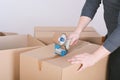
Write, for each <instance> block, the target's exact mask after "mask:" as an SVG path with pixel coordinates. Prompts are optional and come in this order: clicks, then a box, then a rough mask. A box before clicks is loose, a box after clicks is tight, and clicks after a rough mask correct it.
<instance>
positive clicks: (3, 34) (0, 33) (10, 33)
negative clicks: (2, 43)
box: [0, 32, 17, 36]
mask: <svg viewBox="0 0 120 80" xmlns="http://www.w3.org/2000/svg"><path fill="white" fill-rule="evenodd" d="M10 35H17V33H13V32H0V36H10Z"/></svg>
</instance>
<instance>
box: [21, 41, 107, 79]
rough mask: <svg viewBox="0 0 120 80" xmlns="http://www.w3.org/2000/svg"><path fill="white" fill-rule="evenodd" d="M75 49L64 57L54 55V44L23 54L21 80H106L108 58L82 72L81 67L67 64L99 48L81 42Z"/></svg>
mask: <svg viewBox="0 0 120 80" xmlns="http://www.w3.org/2000/svg"><path fill="white" fill-rule="evenodd" d="M75 47H76V48H74V49H72V50H71V51H70V53H69V54H67V55H66V56H64V57H60V56H58V55H56V54H54V50H53V49H54V44H51V45H48V46H46V47H42V48H39V49H35V50H32V51H28V52H25V53H23V54H21V56H20V80H106V64H107V57H105V58H104V59H102V60H101V61H99V62H98V63H97V64H95V65H94V66H92V67H89V68H87V69H86V70H84V71H81V72H77V69H78V68H79V66H80V65H72V64H70V63H69V62H67V60H68V59H70V58H71V57H72V56H74V55H76V54H80V53H83V52H88V53H91V54H92V52H94V51H95V50H96V49H97V48H99V46H98V45H95V44H91V43H86V42H80V43H79V46H75Z"/></svg>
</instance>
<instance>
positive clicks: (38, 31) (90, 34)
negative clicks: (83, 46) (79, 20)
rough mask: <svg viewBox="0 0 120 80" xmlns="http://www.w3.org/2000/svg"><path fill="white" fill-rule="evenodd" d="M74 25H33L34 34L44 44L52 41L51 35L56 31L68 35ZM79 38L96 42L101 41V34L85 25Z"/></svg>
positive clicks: (73, 28) (100, 42) (99, 42)
mask: <svg viewBox="0 0 120 80" xmlns="http://www.w3.org/2000/svg"><path fill="white" fill-rule="evenodd" d="M74 30H75V27H39V26H38V27H35V29H34V36H35V37H36V38H37V39H39V40H40V41H42V42H43V43H45V44H47V45H48V44H51V43H53V41H52V38H53V35H54V34H55V33H56V32H57V33H58V32H59V33H66V34H67V35H69V34H70V33H71V32H73V31H74ZM80 39H81V40H85V41H89V42H92V43H96V44H102V43H103V36H101V35H100V34H98V33H97V32H96V31H95V29H94V28H93V27H87V28H85V29H84V31H82V33H81V34H80Z"/></svg>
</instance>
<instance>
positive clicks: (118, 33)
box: [103, 24, 120, 52]
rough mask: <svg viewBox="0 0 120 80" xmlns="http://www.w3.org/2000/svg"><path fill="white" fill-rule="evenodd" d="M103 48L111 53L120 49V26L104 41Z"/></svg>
mask: <svg viewBox="0 0 120 80" xmlns="http://www.w3.org/2000/svg"><path fill="white" fill-rule="evenodd" d="M103 46H104V47H105V48H106V49H107V50H109V51H110V52H113V51H115V50H116V49H117V48H118V47H120V24H118V25H117V28H116V29H115V30H114V31H113V32H112V33H111V35H110V36H109V37H108V38H107V39H106V41H105V42H104V44H103Z"/></svg>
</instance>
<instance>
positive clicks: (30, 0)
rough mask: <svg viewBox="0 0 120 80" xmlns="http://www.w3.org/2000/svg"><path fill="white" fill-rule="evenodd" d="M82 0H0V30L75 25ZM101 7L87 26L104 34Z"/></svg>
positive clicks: (27, 29) (18, 31)
mask: <svg viewBox="0 0 120 80" xmlns="http://www.w3.org/2000/svg"><path fill="white" fill-rule="evenodd" d="M84 2H85V0H0V31H9V32H17V33H20V34H27V33H29V34H33V28H34V26H37V25H39V26H76V25H77V22H78V20H79V17H80V13H81V9H82V7H83V4H84ZM102 14H103V10H102V7H101V8H100V9H99V10H98V13H97V15H96V17H95V18H94V20H93V21H92V23H91V24H90V25H91V26H94V27H95V29H96V30H97V31H98V32H99V33H100V34H103V35H104V34H106V28H105V24H104V20H103V18H102Z"/></svg>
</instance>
